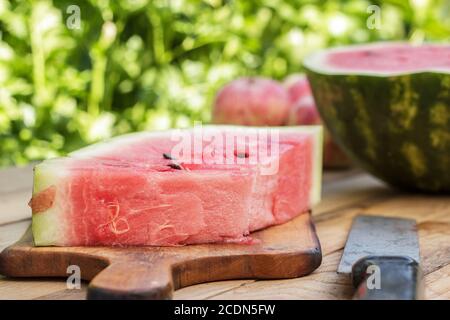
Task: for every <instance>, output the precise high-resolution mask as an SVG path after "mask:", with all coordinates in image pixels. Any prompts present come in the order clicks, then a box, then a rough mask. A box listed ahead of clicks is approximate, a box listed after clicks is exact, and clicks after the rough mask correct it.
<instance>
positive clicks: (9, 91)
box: [0, 0, 450, 166]
mask: <svg viewBox="0 0 450 320" xmlns="http://www.w3.org/2000/svg"><path fill="white" fill-rule="evenodd" d="M73 4H76V5H78V6H79V7H80V9H81V28H80V29H74V30H71V29H69V28H68V27H67V26H66V21H67V19H68V18H69V17H70V14H69V13H67V8H68V6H70V5H73ZM370 5H378V6H379V7H380V8H381V29H380V30H377V29H369V28H367V24H366V22H367V19H368V17H369V16H370V15H371V13H370V12H368V11H367V10H368V7H369V6H370ZM391 39H409V40H411V41H413V42H422V41H449V39H450V1H448V0H414V1H409V2H408V1H404V0H390V1H372V2H369V1H366V0H355V1H312V0H311V1H294V0H285V1H282V0H270V1H269V0H247V1H245V0H242V1H240V0H235V1H232V0H229V1H226V0H203V1H193V0H128V1H126V0H85V1H81V0H78V1H77V0H69V1H65V0H61V1H57V0H55V1H46V0H42V1H32V0H23V1H18V0H12V1H8V0H0V166H5V165H11V164H24V163H27V162H28V161H30V160H37V159H43V158H48V157H53V156H58V155H61V154H64V153H65V152H67V151H70V150H73V149H76V148H79V147H81V146H83V145H86V144H89V143H92V142H95V141H97V140H99V139H103V138H107V137H110V136H113V135H117V134H122V133H125V132H130V131H138V130H148V129H161V128H167V127H184V126H188V125H190V124H191V123H192V122H193V121H196V120H200V121H208V120H209V115H210V106H211V103H212V101H213V98H214V94H215V92H216V90H218V88H219V87H220V86H221V85H223V84H224V83H226V82H228V81H230V80H232V79H234V78H236V77H238V76H243V75H264V76H270V77H274V78H276V79H282V78H284V77H285V76H286V75H287V74H289V73H293V72H299V71H301V62H302V58H303V57H304V56H305V55H306V54H308V53H309V52H311V51H313V50H316V49H318V48H322V47H326V46H331V45H337V44H347V43H360V42H368V41H375V40H391Z"/></svg>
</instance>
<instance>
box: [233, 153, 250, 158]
mask: <svg viewBox="0 0 450 320" xmlns="http://www.w3.org/2000/svg"><path fill="white" fill-rule="evenodd" d="M236 157H238V158H248V153H236Z"/></svg>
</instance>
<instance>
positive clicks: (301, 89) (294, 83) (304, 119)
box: [284, 74, 350, 168]
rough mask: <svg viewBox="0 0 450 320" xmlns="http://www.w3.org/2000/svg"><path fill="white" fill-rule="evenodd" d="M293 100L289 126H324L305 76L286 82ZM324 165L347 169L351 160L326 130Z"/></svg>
mask: <svg viewBox="0 0 450 320" xmlns="http://www.w3.org/2000/svg"><path fill="white" fill-rule="evenodd" d="M284 84H285V86H286V88H287V90H288V93H289V97H290V99H291V110H290V111H289V116H288V120H287V124H288V125H292V126H294V125H315V124H316V125H317V124H323V123H322V120H321V118H320V114H319V112H318V111H317V108H316V104H315V102H314V97H313V95H312V91H311V88H310V86H309V83H308V79H307V78H306V76H305V75H301V74H294V75H291V76H289V77H288V78H287V79H286V80H285V82H284ZM323 165H324V167H325V168H346V167H349V166H350V160H349V159H348V158H347V156H346V155H345V154H344V153H343V152H342V150H341V149H340V148H339V147H338V145H337V144H336V143H335V142H334V141H333V138H332V137H331V135H330V133H329V132H328V131H327V130H326V129H325V130H324V139H323Z"/></svg>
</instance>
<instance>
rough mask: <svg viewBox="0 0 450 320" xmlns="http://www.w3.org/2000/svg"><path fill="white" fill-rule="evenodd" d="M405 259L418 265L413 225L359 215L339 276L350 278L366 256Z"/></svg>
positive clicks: (417, 244) (417, 248)
mask: <svg viewBox="0 0 450 320" xmlns="http://www.w3.org/2000/svg"><path fill="white" fill-rule="evenodd" d="M370 255H376V256H408V257H410V258H412V259H414V260H415V261H416V262H417V263H419V262H420V254H419V241H418V237H417V227H416V221H415V220H411V219H402V218H388V217H381V216H367V215H360V216H357V217H356V218H355V219H354V220H353V225H352V228H351V231H350V234H349V236H348V239H347V243H346V245H345V248H344V253H343V255H342V258H341V262H340V264H339V268H338V273H344V274H350V273H351V272H352V266H353V264H354V263H355V262H356V261H358V260H359V259H361V258H364V257H366V256H370Z"/></svg>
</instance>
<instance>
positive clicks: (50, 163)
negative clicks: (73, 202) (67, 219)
mask: <svg viewBox="0 0 450 320" xmlns="http://www.w3.org/2000/svg"><path fill="white" fill-rule="evenodd" d="M66 173H68V171H67V170H65V164H64V162H62V161H59V159H50V160H45V161H43V162H41V163H40V164H38V165H36V166H35V167H34V178H33V179H34V182H33V195H34V194H37V193H39V192H41V191H43V190H45V189H47V188H49V187H51V186H52V185H58V181H60V180H61V179H63V178H64V175H65V174H66ZM55 199H56V201H58V199H61V197H59V196H56V197H55ZM65 205H66V204H65V203H58V202H55V203H54V204H53V206H52V207H51V208H49V209H48V210H46V211H44V212H40V213H38V214H33V215H32V223H31V228H32V231H33V238H34V243H35V245H37V246H50V245H55V244H56V243H55V240H56V239H57V240H58V241H61V240H62V239H63V238H64V234H65V230H64V226H65V224H64V222H63V221H60V220H61V219H60V218H61V216H60V215H59V214H58V207H59V206H65Z"/></svg>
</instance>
